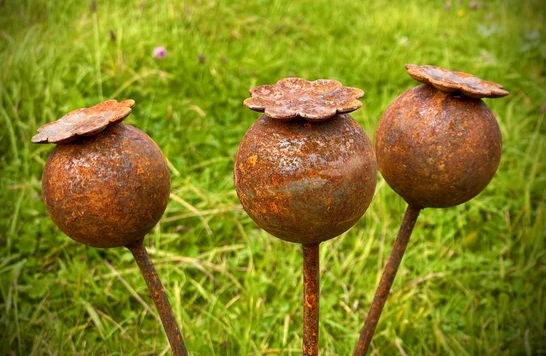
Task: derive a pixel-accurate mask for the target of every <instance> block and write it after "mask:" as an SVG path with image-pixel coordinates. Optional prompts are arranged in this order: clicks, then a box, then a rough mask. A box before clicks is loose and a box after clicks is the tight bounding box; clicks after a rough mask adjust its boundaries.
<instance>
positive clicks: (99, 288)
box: [0, 0, 546, 356]
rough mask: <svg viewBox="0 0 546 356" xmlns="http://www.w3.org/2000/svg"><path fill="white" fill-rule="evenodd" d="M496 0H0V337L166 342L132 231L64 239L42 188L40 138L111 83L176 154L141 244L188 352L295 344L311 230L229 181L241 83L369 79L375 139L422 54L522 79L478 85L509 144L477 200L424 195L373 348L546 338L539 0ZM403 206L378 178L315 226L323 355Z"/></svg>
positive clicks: (238, 133)
mask: <svg viewBox="0 0 546 356" xmlns="http://www.w3.org/2000/svg"><path fill="white" fill-rule="evenodd" d="M479 3H483V2H479ZM486 3H487V7H486V8H483V7H479V8H478V9H476V10H471V9H470V8H469V1H466V0H465V1H462V3H459V1H452V8H451V9H450V10H448V9H446V8H445V7H444V2H443V1H428V0H415V1H403V0H399V1H387V0H378V1H366V2H359V1H350V0H339V1H336V2H335V5H334V2H331V1H326V0H302V1H285V0H282V1H281V0H268V1H254V2H247V1H230V2H227V1H226V2H224V1H212V0H194V1H97V11H96V12H93V11H91V6H90V3H88V2H80V1H74V0H68V1H62V2H61V1H45V0H34V1H33V0H21V1H15V0H7V1H1V2H0V150H1V151H0V152H2V153H1V156H0V201H1V204H0V213H1V215H0V310H1V311H0V354H3V355H165V354H168V353H169V346H168V343H167V341H166V337H165V336H164V333H163V330H162V328H161V326H160V324H159V323H158V321H157V314H156V311H155V308H154V307H153V305H152V304H151V299H150V297H149V295H148V291H147V289H146V285H145V283H144V281H143V280H142V277H141V275H140V274H139V271H138V268H137V266H136V264H135V262H134V261H133V259H132V256H131V254H130V253H129V251H127V250H125V249H122V248H120V249H108V250H98V249H92V248H87V247H85V246H82V245H79V244H77V243H75V242H73V241H72V240H70V239H68V238H67V237H66V236H64V235H63V234H62V233H61V232H60V231H59V230H58V229H57V228H56V227H55V226H54V224H53V223H52V222H51V220H50V219H49V217H48V215H47V212H46V211H45V208H44V205H43V203H42V201H41V198H40V193H41V185H40V177H41V172H42V169H43V165H44V162H45V159H46V158H47V155H48V153H49V152H50V151H51V149H52V148H53V147H52V145H33V144H31V142H30V138H31V137H32V136H33V135H34V133H35V132H36V130H37V128H38V127H39V126H41V125H42V124H44V123H46V122H49V121H53V120H56V119H58V118H60V117H61V116H62V115H64V114H65V113H67V112H68V111H70V110H72V109H75V108H79V107H84V106H91V105H94V104H96V103H98V102H100V101H101V100H103V99H107V98H117V99H119V100H122V99H126V98H132V99H135V100H136V102H137V104H136V106H135V107H134V109H133V114H132V115H131V116H130V117H129V118H128V119H127V122H128V123H131V124H133V125H136V126H137V127H139V128H141V129H142V130H144V131H146V132H147V133H148V134H149V135H150V136H151V137H152V138H153V139H154V140H155V141H156V142H157V143H158V144H159V146H160V147H161V149H162V150H163V152H164V153H165V155H166V157H167V158H168V160H169V162H170V164H171V167H172V199H171V200H170V202H169V205H168V207H167V211H166V213H165V215H164V217H163V219H162V220H161V222H160V224H159V225H158V226H157V227H156V228H155V229H154V230H153V231H152V232H151V233H150V234H149V236H148V237H147V239H146V241H145V243H146V246H147V248H148V249H149V251H150V254H151V256H152V259H153V261H154V263H155V264H156V267H157V269H158V271H159V273H160V275H161V278H162V280H163V282H164V284H165V286H166V289H167V292H168V295H169V298H170V301H171V303H172V304H173V306H174V309H175V313H176V317H177V319H178V321H179V322H180V325H181V328H182V331H183V335H184V338H185V340H186V345H187V347H188V349H189V350H190V352H191V354H192V355H262V354H271V355H298V354H301V329H302V325H301V323H302V315H301V313H302V306H301V291H302V276H301V266H302V260H301V248H300V247H299V246H297V245H294V244H289V243H285V242H282V241H280V240H277V239H274V238H272V237H271V236H269V235H267V234H266V233H264V232H263V231H261V230H260V229H259V228H258V227H257V226H256V225H255V224H254V223H253V222H252V221H251V220H250V218H248V216H247V215H246V214H245V213H244V211H243V210H242V208H241V207H240V205H239V203H238V200H237V197H236V194H235V191H234V186H233V180H232V165H233V157H234V154H235V151H236V149H237V146H238V143H239V141H240V139H241V137H242V136H243V134H244V133H245V131H246V129H247V128H248V127H249V126H250V125H251V124H252V122H253V121H254V120H255V119H256V118H257V117H258V114H257V113H255V112H251V111H250V110H247V109H245V108H244V107H243V106H242V101H243V100H244V99H245V98H246V97H248V90H249V89H250V88H251V87H253V86H256V85H259V84H270V83H275V82H276V81H277V80H279V79H281V78H284V77H287V76H290V75H295V76H300V77H304V78H307V79H317V78H331V79H337V80H340V81H341V82H342V83H344V84H345V85H348V86H355V87H358V88H362V89H363V90H364V91H365V92H366V96H365V97H364V98H363V107H362V108H361V109H360V110H358V111H356V112H355V113H354V115H353V116H354V117H355V119H356V120H357V121H358V122H359V123H360V124H361V125H362V126H363V128H364V129H365V130H366V132H367V133H368V134H369V135H370V137H372V138H373V134H374V130H375V127H376V125H377V122H378V120H379V118H380V116H381V113H382V112H383V110H384V109H385V108H386V107H387V105H388V104H389V103H390V102H391V101H392V100H393V99H394V98H395V97H396V96H397V95H398V94H400V93H401V92H403V91H404V90H406V89H408V88H410V87H412V86H414V85H416V82H415V81H413V80H412V79H411V78H410V77H409V76H408V75H407V73H406V72H405V70H404V68H403V65H404V64H405V63H417V64H435V65H440V66H444V67H447V68H450V69H456V70H462V71H467V72H470V73H473V74H476V75H478V76H480V77H482V78H485V79H489V80H493V81H496V82H499V83H502V84H503V85H504V86H505V88H506V89H507V90H509V91H510V92H511V95H510V96H509V97H506V98H502V99H496V100H487V104H488V105H489V106H490V107H491V109H492V110H493V112H494V113H495V115H496V116H497V118H498V120H499V124H500V126H501V130H502V133H503V140H504V141H503V144H504V146H503V158H502V161H501V165H500V167H499V170H498V173H497V175H496V176H495V178H494V179H493V181H492V182H491V184H490V185H489V186H488V187H487V188H486V190H485V191H484V192H483V193H482V194H481V195H479V196H478V197H477V198H475V199H473V200H472V201H470V202H468V203H466V204H464V205H461V206H458V207H455V208H451V209H442V210H434V209H426V210H424V211H423V212H422V214H421V216H420V218H419V220H418V223H417V226H416V229H415V231H414V235H413V237H412V240H411V241H410V246H409V248H408V251H407V254H406V256H405V258H404V261H403V262H402V266H401V269H400V271H399V273H398V276H397V278H396V281H395V284H394V286H393V289H392V293H391V295H390V298H389V300H388V302H387V304H386V308H385V310H384V313H383V315H382V318H381V320H380V323H379V325H378V329H377V332H376V335H375V338H374V342H373V346H372V350H371V351H372V352H371V354H372V355H376V356H378V355H397V354H399V355H405V354H407V355H518V356H519V355H526V356H531V355H546V341H545V340H546V329H545V327H546V278H545V276H546V262H545V244H546V242H545V240H546V203H545V200H546V173H544V172H545V171H546V160H545V154H544V152H545V151H546V123H545V111H546V107H545V103H546V65H545V63H546V28H545V24H544V21H545V18H544V14H545V13H546V12H545V11H544V10H545V5H544V4H543V3H542V2H541V1H518V0H505V1H501V0H492V1H487V2H486ZM228 4H229V5H228ZM111 34H115V40H114V39H113V36H112V35H111ZM159 45H164V46H166V48H167V51H168V53H167V56H166V57H165V58H164V59H163V60H157V59H155V58H153V56H152V50H153V48H154V47H155V46H159ZM404 209H405V205H404V203H403V201H402V200H401V199H400V198H399V197H398V196H396V195H395V193H393V191H392V190H391V189H390V188H389V187H388V186H387V185H386V184H385V182H384V181H383V180H381V179H380V180H379V183H378V189H377V194H376V197H375V198H374V201H373V202H372V205H371V206H370V208H369V210H368V212H367V213H366V214H365V215H364V217H363V218H362V219H361V221H359V222H358V223H357V224H356V226H355V227H354V228H353V229H351V230H350V231H349V232H347V233H346V234H344V235H343V236H342V237H339V238H336V239H333V240H331V241H328V242H325V243H323V244H322V245H321V256H320V257H321V324H320V349H321V354H322V355H349V354H351V352H352V350H353V348H354V346H355V343H356V340H357V338H358V332H359V330H360V328H361V327H362V324H363V320H364V316H365V314H366V312H367V310H368V307H369V304H370V301H371V298H372V296H373V292H374V290H375V286H376V284H377V282H378V279H379V276H380V273H381V270H382V267H383V264H384V262H385V260H386V257H387V256H388V253H389V252H390V247H391V246H392V242H393V240H394V237H395V234H396V231H397V229H398V226H399V224H400V222H401V218H402V213H403V211H404Z"/></svg>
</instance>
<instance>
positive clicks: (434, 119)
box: [375, 85, 502, 208]
mask: <svg viewBox="0 0 546 356" xmlns="http://www.w3.org/2000/svg"><path fill="white" fill-rule="evenodd" d="M501 149H502V143H501V133H500V130H499V126H498V124H497V121H496V120H495V117H494V116H493V114H492V113H491V111H490V110H489V108H488V107H487V106H486V105H485V104H484V102H483V101H482V100H479V99H471V98H466V97H458V96H453V95H451V94H448V93H444V92H441V91H438V90H436V89H435V88H433V87H432V86H428V85H421V86H418V87H415V88H412V89H409V90H408V91H406V92H404V93H403V94H401V95H400V96H399V97H398V98H396V99H395V100H394V101H393V102H392V104H391V105H389V107H388V108H387V109H386V111H385V112H384V114H383V116H382V117H381V120H380V122H379V125H378V127H377V131H376V134H375V152H376V155H377V163H378V166H379V170H380V172H381V174H382V176H383V177H384V178H385V180H386V181H387V183H388V184H389V185H390V186H391V187H392V189H393V190H395V191H396V192H397V193H398V194H399V195H400V196H402V197H403V198H404V199H405V200H406V202H407V203H408V204H410V205H412V206H416V207H422V208H423V207H436V208H443V207H450V206H454V205H458V204H461V203H464V202H466V201H468V200H470V199H472V198H473V197H475V196H476V195H478V194H479V193H480V192H481V191H482V190H483V189H484V188H485V187H486V186H487V184H488V183H489V182H490V181H491V179H492V178H493V176H494V174H495V172H496V170H497V168H498V165H499V162H500V157H501Z"/></svg>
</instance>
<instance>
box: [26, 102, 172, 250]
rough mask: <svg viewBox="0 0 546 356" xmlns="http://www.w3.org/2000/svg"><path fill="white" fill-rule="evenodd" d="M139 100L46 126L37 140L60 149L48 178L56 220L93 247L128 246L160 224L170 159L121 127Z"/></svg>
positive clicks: (47, 198)
mask: <svg viewBox="0 0 546 356" xmlns="http://www.w3.org/2000/svg"><path fill="white" fill-rule="evenodd" d="M134 103H135V102H134V101H133V100H125V101H122V102H119V103H118V102H117V101H116V100H108V101H105V102H103V103H100V104H98V105H95V106H93V107H91V108H84V109H79V110H74V111H72V112H70V113H68V114H67V115H65V116H64V117H62V118H61V119H60V120H57V121H55V122H51V123H49V124H46V125H44V126H42V127H41V128H40V129H39V130H38V134H36V135H35V136H34V137H33V138H32V141H33V142H35V143H57V146H56V147H55V149H54V150H53V151H52V153H51V154H50V155H49V157H48V159H47V162H46V165H45V167H44V172H43V176H42V188H43V189H42V190H43V191H42V194H43V199H44V202H45V205H46V208H47V211H48V213H49V215H50V216H51V219H52V220H53V221H54V222H55V224H56V225H57V226H58V227H59V228H60V229H61V231H63V232H64V233H65V234H66V235H68V236H69V237H71V238H72V239H74V240H76V241H78V242H80V243H83V244H85V245H89V246H93V247H104V248H106V247H119V246H126V245H128V244H130V243H133V242H135V241H137V240H139V239H142V238H143V237H144V236H145V235H146V234H147V233H148V232H149V231H150V230H151V229H152V228H153V227H154V225H155V224H156V223H157V222H158V221H159V219H160V218H161V215H162V214H163V212H164V211H165V208H166V206H167V202H168V199H169V193H170V173H169V169H168V167H167V161H166V159H165V157H164V156H163V153H162V152H161V150H160V149H159V147H158V146H157V145H156V144H155V142H154V141H153V140H152V139H151V138H150V137H149V136H148V135H146V134H145V133H144V132H142V131H140V130H139V129H137V128H135V127H133V126H129V125H125V124H123V123H121V121H122V120H123V119H125V118H126V117H127V116H128V115H129V114H130V113H131V107H132V106H133V105H134Z"/></svg>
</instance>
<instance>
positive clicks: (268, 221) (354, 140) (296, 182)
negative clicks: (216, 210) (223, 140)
mask: <svg viewBox="0 0 546 356" xmlns="http://www.w3.org/2000/svg"><path fill="white" fill-rule="evenodd" d="M376 176H377V171H376V162H375V157H374V153H373V150H372V146H371V143H370V141H369V139H368V137H367V136H366V134H365V133H364V131H363V130H362V128H361V127H360V126H359V125H358V123H357V122H356V121H355V120H354V119H353V118H352V117H351V116H349V115H348V114H337V115H335V116H334V117H333V118H331V119H330V120H327V121H321V122H309V121H306V120H303V119H296V120H292V121H288V122H284V121H280V120H276V119H272V118H270V117H269V116H267V115H262V116H261V117H260V118H259V119H258V120H257V121H256V122H255V123H254V124H253V125H252V127H250V129H249V130H248V131H247V133H246V134H245V136H244V137H243V139H242V140H241V143H240V145H239V149H238V151H237V154H236V157H235V173H234V178H235V186H236V190H237V194H238V196H239V199H240V201H241V204H242V205H243V208H244V209H245V211H246V212H247V213H248V215H249V216H250V217H251V218H252V219H253V220H254V221H255V222H256V223H257V224H258V225H259V226H260V227H261V228H263V229H264V230H265V231H267V232H269V233H270V234H271V235H273V236H276V237H278V238H281V239H283V240H286V241H290V242H297V243H302V244H314V243H320V242H322V241H325V240H328V239H331V238H334V237H336V236H338V235H340V234H341V233H343V232H345V231H346V230H348V229H349V228H350V227H352V226H353V225H354V224H355V223H356V222H357V221H358V220H359V219H360V217H361V216H362V215H363V214H364V212H365V211H366V209H367V208H368V206H369V204H370V202H371V200H372V197H373V194H374V191H375V184H376Z"/></svg>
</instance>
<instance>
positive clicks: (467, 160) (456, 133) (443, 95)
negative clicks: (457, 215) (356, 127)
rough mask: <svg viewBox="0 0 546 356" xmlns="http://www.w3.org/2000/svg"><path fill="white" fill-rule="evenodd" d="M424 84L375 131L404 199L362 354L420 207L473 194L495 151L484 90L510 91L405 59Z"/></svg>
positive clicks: (493, 165) (388, 175)
mask: <svg viewBox="0 0 546 356" xmlns="http://www.w3.org/2000/svg"><path fill="white" fill-rule="evenodd" d="M406 70H407V71H408V73H409V74H410V75H411V76H412V77H413V78H414V79H416V80H418V81H419V82H422V83H424V84H423V85H420V86H417V87H414V88H412V89H409V90H407V91H405V92H404V93H402V94H401V95H400V96H399V97H398V98H396V99H395V100H394V101H393V102H392V103H391V104H390V105H389V106H388V107H387V109H386V110H385V112H384V113H383V115H382V117H381V120H380V121H379V125H378V127H377V131H376V134H375V153H376V156H377V163H378V167H379V171H380V172H381V175H382V176H383V178H384V179H385V181H386V182H387V183H388V184H389V186H390V187H391V188H392V189H393V190H394V191H395V192H396V193H398V194H399V195H400V196H401V197H402V198H403V199H404V200H405V201H406V202H407V203H408V207H407V210H406V213H405V215H404V220H403V222H402V226H401V227H400V230H399V232H398V236H397V238H396V240H395V243H394V246H393V249H392V252H391V255H390V257H389V259H388V261H387V264H386V266H385V269H384V271H383V275H382V277H381V280H380V282H379V286H378V287H377V290H376V293H375V296H374V299H373V301H372V305H371V307H370V311H369V313H368V315H367V317H366V321H365V323H364V327H363V329H362V331H361V333H360V338H359V341H358V343H357V347H356V349H355V353H354V355H355V356H363V355H365V354H366V352H367V350H368V347H369V345H370V343H371V340H372V337H373V333H374V330H375V328H376V326H377V323H378V321H379V317H380V315H381V311H382V309H383V306H384V305H385V302H386V300H387V297H388V294H389V291H390V288H391V286H392V283H393V281H394V277H395V275H396V272H397V270H398V267H399V265H400V262H401V260H402V257H403V255H404V252H405V250H406V247H407V244H408V241H409V238H410V235H411V232H412V230H413V227H414V225H415V222H416V220H417V217H418V216H419V213H420V211H421V209H423V208H447V207H451V206H455V205H458V204H462V203H464V202H466V201H468V200H470V199H472V198H474V197H475V196H476V195H478V194H479V193H480V192H481V191H482V190H483V189H484V188H485V187H486V186H487V184H488V183H489V182H490V181H491V179H492V178H493V176H494V174H495V172H496V171H497V168H498V165H499V162H500V157H501V148H502V142H501V133H500V129H499V126H498V124H497V121H496V120H495V117H494V115H493V113H492V112H491V110H489V108H488V107H487V106H486V104H485V103H484V102H483V101H482V100H481V99H482V98H498V97H502V96H506V95H508V92H507V91H506V90H504V89H503V87H502V86H501V85H500V84H497V83H493V82H490V81H485V80H481V79H479V78H477V77H475V76H473V75H471V74H468V73H463V72H456V71H450V70H447V69H444V68H440V67H435V66H429V65H424V66H419V65H414V64H408V65H406Z"/></svg>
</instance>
